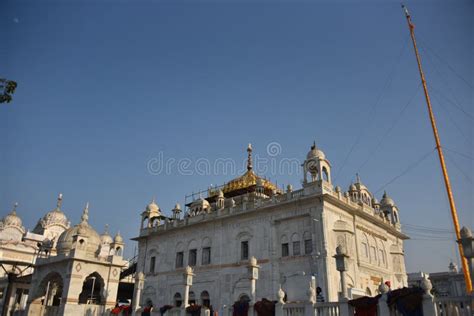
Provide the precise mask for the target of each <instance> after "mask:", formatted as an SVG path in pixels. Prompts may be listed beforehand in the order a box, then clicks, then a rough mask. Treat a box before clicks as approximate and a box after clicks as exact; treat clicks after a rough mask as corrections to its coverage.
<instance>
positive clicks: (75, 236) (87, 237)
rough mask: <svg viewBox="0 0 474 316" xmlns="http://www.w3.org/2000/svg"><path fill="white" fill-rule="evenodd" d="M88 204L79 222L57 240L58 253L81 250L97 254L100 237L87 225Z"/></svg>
mask: <svg viewBox="0 0 474 316" xmlns="http://www.w3.org/2000/svg"><path fill="white" fill-rule="evenodd" d="M88 220H89V204H86V207H85V208H84V211H83V213H82V216H81V222H80V223H79V224H77V225H75V226H74V227H71V228H69V229H67V230H65V231H64V232H63V233H62V234H61V235H60V236H59V239H58V243H57V251H58V253H68V252H69V251H71V250H72V249H76V248H81V249H83V250H86V252H88V253H91V254H97V253H98V252H99V247H100V244H101V236H100V235H99V234H98V233H97V231H95V229H94V228H92V227H91V226H90V225H89V223H88Z"/></svg>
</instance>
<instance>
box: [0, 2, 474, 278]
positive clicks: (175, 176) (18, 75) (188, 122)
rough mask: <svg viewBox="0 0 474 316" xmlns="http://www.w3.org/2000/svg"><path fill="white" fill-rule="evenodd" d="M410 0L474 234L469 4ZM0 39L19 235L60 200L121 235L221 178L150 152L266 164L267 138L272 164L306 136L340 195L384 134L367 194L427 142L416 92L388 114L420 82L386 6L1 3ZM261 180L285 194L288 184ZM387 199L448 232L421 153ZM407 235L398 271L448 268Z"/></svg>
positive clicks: (299, 151)
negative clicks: (12, 88) (148, 209)
mask: <svg viewBox="0 0 474 316" xmlns="http://www.w3.org/2000/svg"><path fill="white" fill-rule="evenodd" d="M406 4H407V5H408V6H409V9H410V11H411V13H412V15H413V19H414V23H415V25H416V32H417V35H418V37H419V39H420V42H421V43H420V44H421V45H422V48H423V49H422V50H421V53H422V55H423V58H424V65H425V68H426V73H427V78H428V81H429V83H430V85H432V86H433V87H434V88H435V89H437V90H438V91H441V93H442V96H439V97H438V99H440V100H441V101H443V102H442V103H440V102H439V101H437V99H436V98H435V96H434V92H433V99H434V100H433V102H434V109H435V111H436V115H437V118H438V121H439V122H438V123H439V128H440V133H441V137H442V141H443V143H444V144H445V146H446V147H448V148H450V150H451V151H450V152H447V159H448V160H447V161H448V167H449V171H450V175H451V178H452V182H453V187H454V192H455V197H456V200H457V204H458V209H459V217H460V220H461V223H462V224H464V225H468V226H471V227H472V226H473V217H472V210H473V198H472V196H473V183H472V181H473V179H474V175H473V170H472V157H473V156H474V153H473V150H472V125H473V124H472V123H473V116H474V109H473V106H472V105H473V104H472V100H473V94H472V93H473V88H472V87H473V86H474V83H473V77H472V75H473V59H472V58H473V57H472V56H474V49H473V38H474V36H473V35H474V31H473V30H474V28H473V20H472V16H473V14H474V3H473V2H472V1H456V4H454V2H453V3H452V4H449V3H442V2H429V1H418V2H414V1H409V2H407V3H406ZM0 30H1V31H0V33H1V38H2V40H1V43H2V44H1V45H0V77H7V78H9V79H13V80H16V81H17V82H18V88H17V91H16V93H15V95H14V101H13V102H12V103H11V104H7V105H5V104H3V105H1V106H0V133H1V135H2V137H1V138H0V141H1V143H0V145H1V149H2V150H1V152H0V177H1V179H2V181H1V182H0V208H1V214H2V215H4V214H6V213H7V212H9V211H10V210H11V207H12V204H13V203H14V202H16V201H18V202H19V203H20V206H19V207H18V214H19V215H20V216H22V218H23V221H24V224H25V226H26V227H28V228H30V229H32V228H33V226H34V224H35V223H36V221H37V220H38V218H39V217H41V216H43V215H44V214H45V213H46V212H47V211H49V210H51V209H52V208H54V206H55V203H56V196H57V194H58V193H59V192H62V193H63V194H64V203H63V210H64V211H65V212H66V213H67V216H68V217H69V218H70V219H71V222H72V224H75V223H77V222H78V220H79V218H80V214H81V212H82V208H83V206H84V204H85V203H86V201H89V202H90V222H91V223H92V225H93V226H94V227H95V228H96V229H97V230H98V231H102V227H103V225H104V224H105V223H108V224H109V225H110V227H111V230H112V231H113V232H115V231H116V230H118V229H119V230H120V231H121V232H122V234H123V235H124V237H125V238H131V237H133V236H136V235H137V234H138V229H139V220H140V212H141V211H142V210H143V209H144V207H145V205H146V204H147V203H148V202H149V201H150V200H151V198H152V197H153V196H156V199H157V202H158V204H159V205H160V207H161V208H162V209H163V210H165V212H166V213H168V212H169V211H170V210H171V208H172V207H173V205H174V203H176V202H177V201H179V202H181V203H183V202H184V195H185V194H187V193H191V192H192V191H197V190H199V189H205V188H207V186H208V185H210V184H218V183H223V182H224V181H226V180H229V179H230V178H232V177H233V175H224V174H210V175H206V176H202V175H196V174H195V175H194V176H186V175H181V174H179V173H178V172H177V171H176V169H173V170H172V172H171V173H170V174H159V175H153V174H150V173H149V172H148V170H147V162H148V161H149V160H150V159H151V158H153V157H159V155H160V153H163V156H164V159H168V158H174V159H176V160H179V159H183V158H189V159H191V161H192V162H195V161H196V159H198V158H207V159H209V160H210V161H215V160H216V159H218V158H232V159H235V160H236V161H238V162H242V161H243V159H245V155H246V153H245V148H246V146H247V143H249V142H251V143H252V144H253V146H254V153H255V154H256V155H259V156H261V157H268V155H267V153H266V147H267V145H268V144H269V143H270V142H278V143H279V144H280V145H281V149H282V151H281V154H280V155H278V156H277V157H276V158H275V159H282V158H298V159H300V160H301V161H302V160H303V159H304V157H305V156H306V153H307V151H308V149H309V146H310V145H311V143H312V141H313V140H316V142H317V144H318V146H319V147H320V148H322V149H323V150H324V151H325V153H326V155H327V157H328V159H329V160H330V161H331V163H332V166H333V174H334V175H336V174H338V177H337V179H336V184H338V185H341V186H342V187H344V188H345V189H346V188H347V187H348V185H349V184H350V181H351V180H354V178H355V173H356V171H357V170H358V169H359V167H360V166H361V164H362V163H363V162H364V161H365V160H366V159H367V157H369V154H370V152H371V151H372V149H373V148H374V146H376V145H377V143H378V142H379V140H380V139H381V138H382V136H384V135H385V137H384V138H383V142H382V143H381V145H380V146H379V148H378V150H377V153H375V154H374V155H372V157H371V159H370V160H369V161H368V163H367V164H366V165H365V166H364V167H363V168H362V169H361V170H360V174H361V178H362V180H363V182H364V183H365V184H366V185H367V186H368V187H369V188H370V189H372V190H373V191H374V192H375V191H377V190H378V189H379V188H381V187H382V186H383V185H385V184H386V183H387V182H389V181H390V180H391V179H392V178H394V177H395V176H397V175H399V174H400V173H401V172H402V171H403V170H405V169H406V168H407V167H408V166H410V165H412V164H413V163H415V162H417V161H418V160H419V158H420V157H422V156H423V155H425V154H426V153H427V152H429V151H430V150H432V149H433V148H434V141H433V136H432V133H431V127H430V125H429V121H428V117H427V112H426V105H425V102H424V99H423V97H422V93H421V91H418V94H417V95H416V97H415V99H414V101H413V102H412V103H411V104H410V105H409V106H408V107H407V108H406V110H405V111H404V112H403V113H402V114H401V116H400V117H399V114H400V112H401V111H402V109H403V107H404V106H405V104H406V103H407V102H408V100H409V99H410V98H411V96H412V95H413V94H414V92H415V91H416V89H417V87H418V85H419V82H420V79H419V76H418V73H417V68H416V62H415V57H414V54H413V49H412V46H411V43H410V42H408V40H409V35H408V29H407V25H406V21H405V17H404V15H403V13H402V11H401V9H400V5H399V2H398V1H390V2H388V3H387V2H386V1H385V2H384V4H380V3H377V2H376V1H336V2H331V1H327V2H309V1H308V2H298V1H280V2H270V1H260V2H251V1H239V2H238V1H223V3H218V2H217V1H212V2H211V1H207V2H195V1H187V2H180V1H169V2H166V1H106V0H104V1H58V2H53V1H41V3H39V2H38V1H18V0H15V1H2V2H1V4H0ZM404 46H405V48H404V49H403V47H404ZM401 51H402V54H401V57H399V56H400V52H401ZM448 65H449V66H448ZM392 69H395V71H393V72H392ZM453 70H454V71H455V72H453ZM390 74H392V75H390ZM387 78H390V80H391V84H389V85H388V88H386V89H384V86H385V85H386V81H387ZM465 81H467V82H465ZM382 92H384V94H383V96H382V97H381V98H380V101H379V102H378V103H377V104H376V106H375V107H374V104H375V102H376V101H377V99H378V98H379V95H381V93H382ZM438 93H439V92H438ZM448 99H449V100H450V102H448ZM452 103H454V104H455V105H454V104H452ZM373 108H375V111H373V110H372V109H373ZM461 109H462V110H461ZM463 111H464V112H463ZM397 117H399V119H398V120H396V118H397ZM394 120H396V125H395V126H394V128H393V129H392V130H391V132H390V133H388V135H386V134H387V130H388V129H389V128H390V126H392V124H393V122H394ZM359 134H361V135H362V137H361V138H360V141H359V142H358V144H357V146H355V149H354V150H353V152H352V154H351V155H350V157H349V159H347V162H346V163H344V164H343V162H344V160H345V157H346V155H347V153H348V152H349V149H350V147H351V146H352V145H353V144H354V142H355V141H356V139H358V135H359ZM455 152H457V153H455ZM458 153H461V154H462V155H461V154H458ZM463 155H464V156H463ZM342 166H343V167H342ZM341 168H342V170H341ZM339 170H340V171H339ZM265 175H266V176H268V177H271V178H272V179H273V180H274V181H278V183H279V184H285V185H286V184H287V183H292V184H293V186H294V187H295V188H299V187H300V184H299V183H300V180H301V178H302V176H301V174H295V173H293V174H288V173H278V172H277V173H273V174H272V172H267V174H265ZM386 190H387V191H388V193H389V194H390V195H391V196H392V197H393V198H394V199H395V201H396V203H397V204H398V206H399V209H400V216H401V220H402V222H403V223H408V224H411V225H421V226H427V227H435V228H441V229H447V230H449V229H452V222H451V218H450V214H449V208H448V203H447V198H446V194H445V192H444V185H443V182H442V177H441V172H440V168H439V162H438V160H437V156H436V155H435V154H434V153H432V154H431V155H430V156H429V157H428V158H427V159H426V160H424V161H423V162H422V163H421V164H419V165H418V166H417V167H416V168H413V169H412V170H410V171H409V172H408V173H407V174H405V175H404V176H402V177H400V178H399V179H397V180H396V181H394V182H393V183H391V184H389V185H388V186H387V187H386ZM382 193H383V190H382V191H379V192H378V193H377V197H378V198H379V199H380V198H381V195H382ZM407 232H409V230H407ZM439 237H449V235H448V236H446V235H443V234H438V238H439ZM419 239H425V238H424V237H420V236H413V240H410V241H407V242H406V248H405V249H406V262H407V267H408V271H410V272H413V271H419V270H424V271H442V270H446V269H447V265H448V263H449V261H450V259H451V258H456V256H457V254H456V252H455V249H454V247H453V245H454V243H453V242H450V241H447V240H433V239H431V240H419ZM127 246H128V254H131V253H132V252H133V248H134V243H133V242H131V241H130V242H128V244H127Z"/></svg>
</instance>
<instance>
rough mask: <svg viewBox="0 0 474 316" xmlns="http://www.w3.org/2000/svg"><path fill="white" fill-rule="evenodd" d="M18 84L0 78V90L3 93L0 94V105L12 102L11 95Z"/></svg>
mask: <svg viewBox="0 0 474 316" xmlns="http://www.w3.org/2000/svg"><path fill="white" fill-rule="evenodd" d="M17 86H18V84H17V83H16V82H15V81H13V80H7V79H1V78H0V90H2V89H3V93H1V94H0V103H10V102H11V101H12V96H11V95H12V94H13V93H14V92H15V89H16V87H17Z"/></svg>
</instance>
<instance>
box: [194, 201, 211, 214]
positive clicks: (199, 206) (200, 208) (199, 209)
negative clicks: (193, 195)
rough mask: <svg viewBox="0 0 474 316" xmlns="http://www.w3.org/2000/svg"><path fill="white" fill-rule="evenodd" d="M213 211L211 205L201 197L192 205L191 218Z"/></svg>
mask: <svg viewBox="0 0 474 316" xmlns="http://www.w3.org/2000/svg"><path fill="white" fill-rule="evenodd" d="M210 210H211V204H210V203H209V202H208V201H207V200H206V199H203V198H202V197H199V198H198V199H197V200H195V201H193V202H192V203H191V205H190V212H189V215H190V216H195V215H199V214H202V213H208V212H209V211H210Z"/></svg>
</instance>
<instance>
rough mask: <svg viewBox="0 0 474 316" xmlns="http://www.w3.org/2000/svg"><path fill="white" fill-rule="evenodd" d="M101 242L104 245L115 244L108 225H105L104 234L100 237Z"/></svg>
mask: <svg viewBox="0 0 474 316" xmlns="http://www.w3.org/2000/svg"><path fill="white" fill-rule="evenodd" d="M100 241H101V243H102V244H111V243H113V242H114V240H113V239H112V236H110V235H109V227H108V225H105V230H104V233H103V234H102V235H100Z"/></svg>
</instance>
